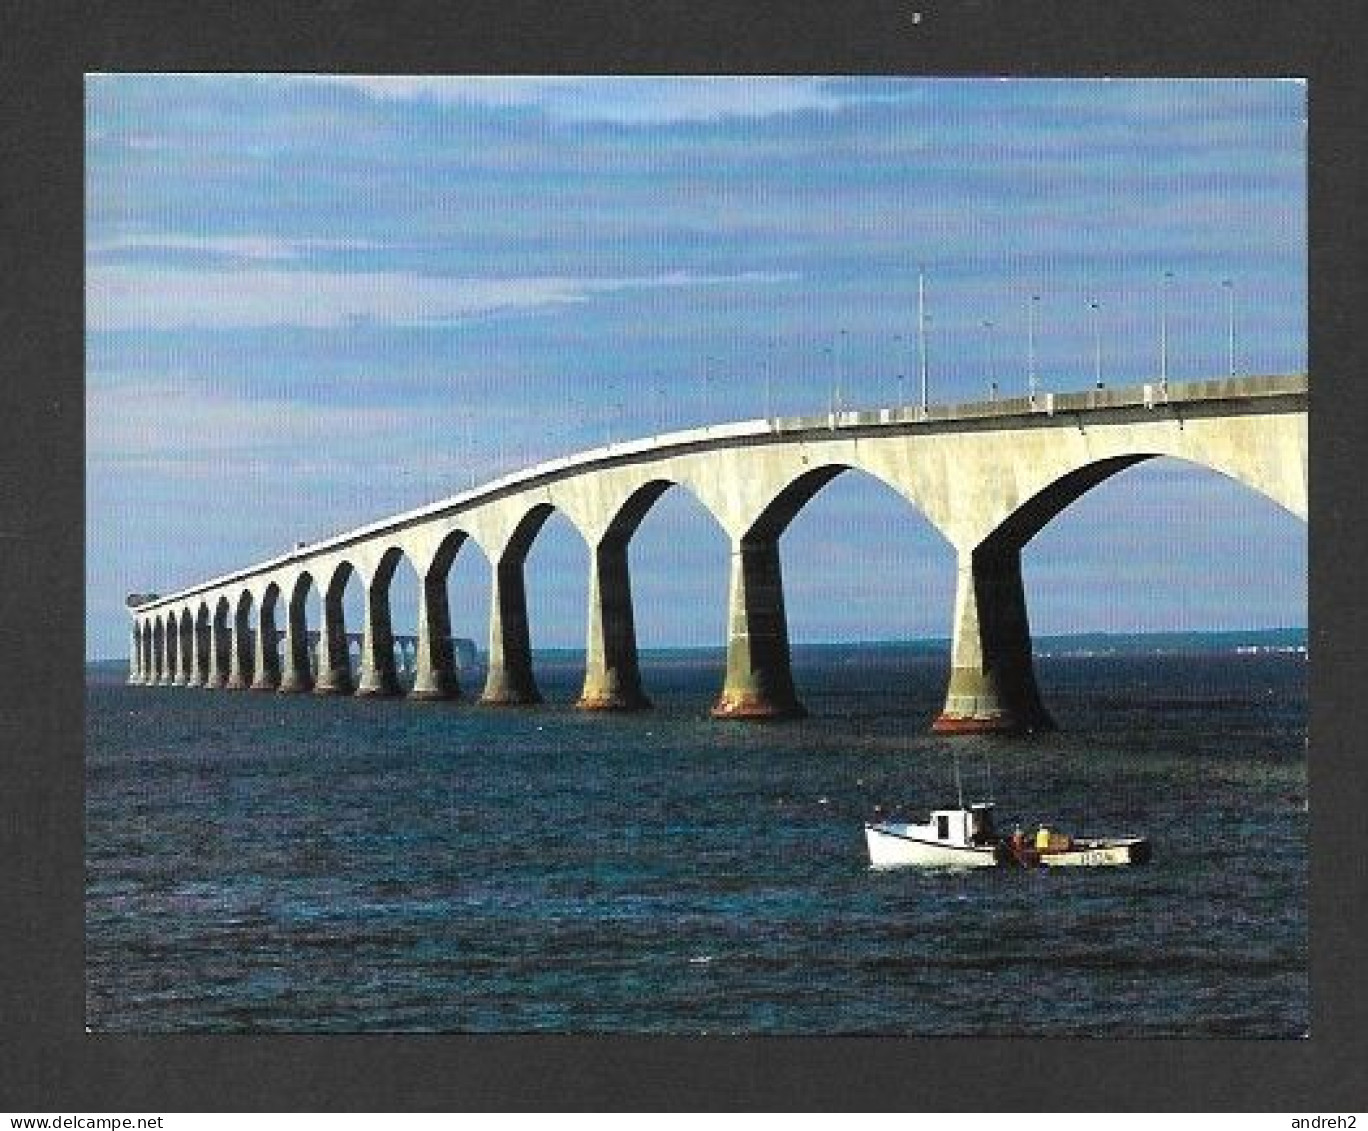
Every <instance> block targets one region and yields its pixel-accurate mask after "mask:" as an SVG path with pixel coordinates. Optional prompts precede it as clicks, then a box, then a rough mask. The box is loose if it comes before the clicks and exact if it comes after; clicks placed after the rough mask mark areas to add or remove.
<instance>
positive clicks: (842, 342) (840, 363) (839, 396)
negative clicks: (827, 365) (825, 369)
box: [833, 330, 850, 414]
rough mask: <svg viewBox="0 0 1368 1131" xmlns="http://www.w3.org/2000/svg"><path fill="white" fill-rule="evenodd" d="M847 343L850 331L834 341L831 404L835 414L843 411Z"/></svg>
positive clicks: (844, 332)
mask: <svg viewBox="0 0 1368 1131" xmlns="http://www.w3.org/2000/svg"><path fill="white" fill-rule="evenodd" d="M849 343H850V331H849V330H842V331H841V334H840V337H839V338H837V340H836V345H837V352H836V395H835V397H834V399H833V403H834V405H835V411H836V412H837V414H840V413H842V412H844V411H845V363H846V352H847V349H848V347H849Z"/></svg>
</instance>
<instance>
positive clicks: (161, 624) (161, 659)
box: [152, 616, 166, 683]
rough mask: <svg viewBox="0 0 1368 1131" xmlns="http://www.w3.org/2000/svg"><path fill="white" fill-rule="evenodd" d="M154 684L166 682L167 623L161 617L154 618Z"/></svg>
mask: <svg viewBox="0 0 1368 1131" xmlns="http://www.w3.org/2000/svg"><path fill="white" fill-rule="evenodd" d="M152 682H153V683H165V682H166V623H165V619H164V618H163V617H161V616H156V617H153V618H152Z"/></svg>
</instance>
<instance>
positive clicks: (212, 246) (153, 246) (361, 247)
mask: <svg viewBox="0 0 1368 1131" xmlns="http://www.w3.org/2000/svg"><path fill="white" fill-rule="evenodd" d="M383 246H384V245H382V244H380V243H378V242H376V241H374V240H335V239H287V238H284V237H281V236H226V235H225V236H200V235H185V234H181V233H176V232H145V233H138V234H124V235H116V236H107V237H104V238H99V239H94V240H91V241H90V242H89V243H88V244H87V245H86V254H87V255H90V256H92V257H107V256H117V255H121V254H123V253H125V252H172V253H177V252H192V253H201V254H206V255H217V256H230V257H233V258H238V259H250V260H282V261H283V260H300V259H304V258H307V257H308V256H309V255H311V254H313V253H315V252H320V251H324V252H334V251H374V250H380V249H381V248H383Z"/></svg>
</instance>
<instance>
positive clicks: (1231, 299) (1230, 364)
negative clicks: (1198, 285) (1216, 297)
mask: <svg viewBox="0 0 1368 1131" xmlns="http://www.w3.org/2000/svg"><path fill="white" fill-rule="evenodd" d="M1221 286H1222V287H1224V288H1225V293H1226V368H1227V370H1228V371H1229V373H1230V376H1231V377H1234V376H1235V283H1234V282H1233V280H1230V279H1222V280H1221Z"/></svg>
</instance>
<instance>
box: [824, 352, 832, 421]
mask: <svg viewBox="0 0 1368 1131" xmlns="http://www.w3.org/2000/svg"><path fill="white" fill-rule="evenodd" d="M833 365H834V353H833V350H832V348H831V347H830V346H823V347H822V381H823V383H825V381H826V379H827V378H828V377H829V376H830V375H831V371H832V366H833ZM834 411H835V406H834V405H833V403H832V400H831V397H830V396H829V395H828V397H827V413H828V414H830V413H832V412H834Z"/></svg>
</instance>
